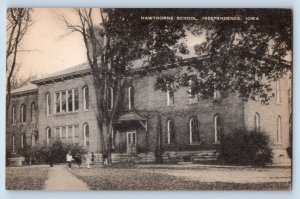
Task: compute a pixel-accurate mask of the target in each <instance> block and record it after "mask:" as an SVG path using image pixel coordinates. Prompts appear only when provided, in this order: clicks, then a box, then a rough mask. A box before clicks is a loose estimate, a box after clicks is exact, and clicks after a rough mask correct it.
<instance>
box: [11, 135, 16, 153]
mask: <svg viewBox="0 0 300 199" xmlns="http://www.w3.org/2000/svg"><path fill="white" fill-rule="evenodd" d="M12 152H13V153H15V152H16V136H15V135H13V136H12Z"/></svg>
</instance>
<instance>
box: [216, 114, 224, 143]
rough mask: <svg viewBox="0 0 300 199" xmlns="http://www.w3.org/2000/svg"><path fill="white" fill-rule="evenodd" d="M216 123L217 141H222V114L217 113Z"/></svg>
mask: <svg viewBox="0 0 300 199" xmlns="http://www.w3.org/2000/svg"><path fill="white" fill-rule="evenodd" d="M214 124H215V143H220V140H221V134H222V118H221V116H220V115H216V116H215V118H214Z"/></svg>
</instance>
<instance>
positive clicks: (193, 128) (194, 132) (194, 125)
mask: <svg viewBox="0 0 300 199" xmlns="http://www.w3.org/2000/svg"><path fill="white" fill-rule="evenodd" d="M199 141H200V137H199V124H198V120H197V119H196V118H191V119H190V144H192V143H197V142H199Z"/></svg>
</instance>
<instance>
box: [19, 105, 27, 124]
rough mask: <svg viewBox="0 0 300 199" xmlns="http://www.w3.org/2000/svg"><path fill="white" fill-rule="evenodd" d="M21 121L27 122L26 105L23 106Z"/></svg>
mask: <svg viewBox="0 0 300 199" xmlns="http://www.w3.org/2000/svg"><path fill="white" fill-rule="evenodd" d="M20 121H21V123H25V122H26V106H25V104H22V105H21V111H20Z"/></svg>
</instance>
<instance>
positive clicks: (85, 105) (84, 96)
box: [82, 86, 89, 110]
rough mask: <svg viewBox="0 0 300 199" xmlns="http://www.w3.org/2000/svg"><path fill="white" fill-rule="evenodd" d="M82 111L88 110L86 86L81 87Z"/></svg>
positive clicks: (87, 89)
mask: <svg viewBox="0 0 300 199" xmlns="http://www.w3.org/2000/svg"><path fill="white" fill-rule="evenodd" d="M82 91H83V109H84V110H88V109H89V88H88V87H87V86H85V87H83V89H82Z"/></svg>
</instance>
